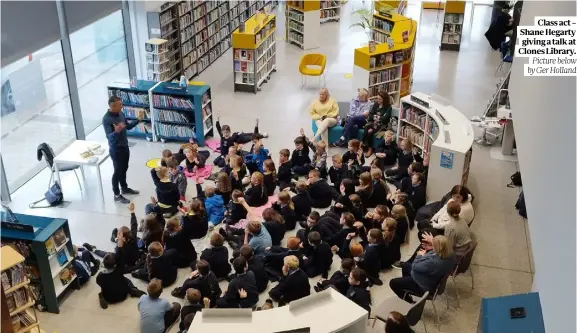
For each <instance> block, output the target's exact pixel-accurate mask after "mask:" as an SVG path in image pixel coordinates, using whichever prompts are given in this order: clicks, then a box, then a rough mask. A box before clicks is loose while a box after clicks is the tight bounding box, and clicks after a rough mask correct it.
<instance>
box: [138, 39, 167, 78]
mask: <svg viewBox="0 0 577 333" xmlns="http://www.w3.org/2000/svg"><path fill="white" fill-rule="evenodd" d="M144 47H145V50H146V65H147V71H146V73H147V78H148V79H149V80H153V81H168V80H170V79H171V78H172V76H171V75H174V73H171V69H170V66H169V64H170V59H169V58H168V55H169V52H168V48H167V47H168V41H167V40H166V39H160V38H152V39H150V40H148V41H147V42H146V43H145V44H144Z"/></svg>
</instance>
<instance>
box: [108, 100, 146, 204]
mask: <svg viewBox="0 0 577 333" xmlns="http://www.w3.org/2000/svg"><path fill="white" fill-rule="evenodd" d="M108 107H109V109H108V111H107V112H106V114H105V115H104V117H102V128H104V133H105V134H106V138H107V139H108V147H109V151H110V159H111V160H112V165H113V167H114V173H113V174H112V190H113V191H114V201H116V202H120V203H123V204H128V203H130V200H128V199H126V198H125V197H124V196H123V194H138V193H139V192H138V191H136V190H133V189H131V188H130V187H128V184H127V183H126V172H127V171H128V161H129V160H130V150H129V148H128V136H127V131H129V130H131V129H132V128H134V127H135V126H136V125H138V123H139V122H140V120H136V121H133V122H130V123H127V122H126V118H125V117H124V113H122V99H120V97H117V96H110V98H109V99H108ZM119 185H120V188H119ZM120 190H122V194H121V192H120Z"/></svg>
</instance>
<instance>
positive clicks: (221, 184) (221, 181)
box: [214, 172, 232, 206]
mask: <svg viewBox="0 0 577 333" xmlns="http://www.w3.org/2000/svg"><path fill="white" fill-rule="evenodd" d="M215 186H216V190H215V192H214V193H215V194H218V195H220V196H222V201H223V203H224V205H225V206H226V205H228V203H229V202H230V197H231V195H232V184H231V183H230V177H229V176H228V174H227V173H224V172H219V173H218V175H217V176H216V185H215Z"/></svg>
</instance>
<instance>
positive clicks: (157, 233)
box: [138, 213, 166, 251]
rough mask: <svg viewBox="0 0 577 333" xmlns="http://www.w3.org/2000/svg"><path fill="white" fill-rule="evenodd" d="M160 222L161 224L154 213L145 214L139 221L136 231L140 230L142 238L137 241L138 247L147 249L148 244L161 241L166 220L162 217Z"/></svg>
mask: <svg viewBox="0 0 577 333" xmlns="http://www.w3.org/2000/svg"><path fill="white" fill-rule="evenodd" d="M162 222H163V223H162V224H161V223H159V222H158V218H157V216H155V214H154V213H151V214H148V215H146V217H145V218H144V220H142V221H140V225H139V226H138V231H140V232H142V240H141V242H139V243H140V244H139V247H140V248H141V249H142V250H143V251H147V249H148V246H149V245H150V244H152V243H154V242H162V233H163V230H164V226H165V225H166V221H165V220H164V219H162Z"/></svg>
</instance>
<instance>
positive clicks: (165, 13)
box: [145, 2, 182, 81]
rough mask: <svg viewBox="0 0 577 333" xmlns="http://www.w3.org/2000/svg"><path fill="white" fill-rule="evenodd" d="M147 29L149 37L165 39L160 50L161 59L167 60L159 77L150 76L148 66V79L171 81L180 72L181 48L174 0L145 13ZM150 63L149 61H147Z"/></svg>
mask: <svg viewBox="0 0 577 333" xmlns="http://www.w3.org/2000/svg"><path fill="white" fill-rule="evenodd" d="M147 21H148V29H149V31H150V33H149V37H150V38H151V39H154V40H156V39H161V40H165V41H166V43H164V44H163V46H162V50H163V51H164V52H165V53H163V57H164V58H163V59H166V60H167V61H166V62H165V63H163V68H164V69H166V72H164V75H162V78H161V79H158V78H154V77H151V76H150V66H149V69H148V72H149V75H148V79H149V80H160V81H171V80H173V79H175V78H178V77H179V76H180V73H181V72H182V67H181V65H182V64H181V52H180V51H181V48H180V31H179V22H180V20H179V13H178V5H177V3H176V2H166V3H164V4H162V5H161V6H160V8H159V9H158V10H157V11H155V12H148V13H147ZM149 42H150V41H148V42H146V44H145V47H146V52H147V59H148V53H149V51H148V44H149ZM148 64H149V65H150V62H148Z"/></svg>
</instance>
